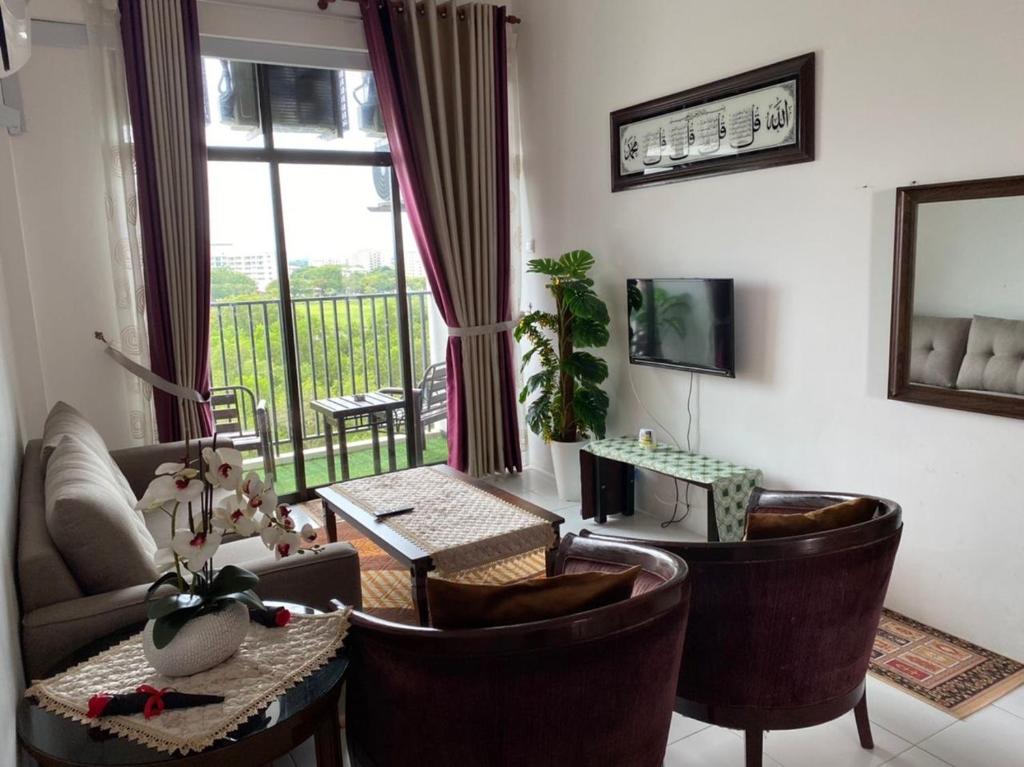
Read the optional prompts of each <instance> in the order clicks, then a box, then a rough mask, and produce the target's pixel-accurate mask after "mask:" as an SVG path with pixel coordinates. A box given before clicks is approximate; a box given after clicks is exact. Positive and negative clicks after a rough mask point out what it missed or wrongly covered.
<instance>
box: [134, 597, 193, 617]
mask: <svg viewBox="0 0 1024 767" xmlns="http://www.w3.org/2000/svg"><path fill="white" fill-rule="evenodd" d="M202 604H203V600H202V598H201V597H199V596H197V595H195V594H168V595H167V596H164V597H160V598H159V599H154V600H153V601H152V602H150V603H149V608H148V609H147V610H146V615H147V617H149V618H150V620H156V619H157V618H163V617H164V616H165V615H170V614H171V613H175V612H178V611H179V610H191V609H194V608H198V607H200V606H201V605H202Z"/></svg>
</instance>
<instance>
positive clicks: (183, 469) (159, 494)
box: [135, 463, 203, 510]
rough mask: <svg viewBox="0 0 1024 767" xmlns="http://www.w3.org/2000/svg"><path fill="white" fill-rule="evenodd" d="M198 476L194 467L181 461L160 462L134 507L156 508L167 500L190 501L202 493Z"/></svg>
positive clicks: (201, 484) (201, 483)
mask: <svg viewBox="0 0 1024 767" xmlns="http://www.w3.org/2000/svg"><path fill="white" fill-rule="evenodd" d="M198 476H199V472H198V471H197V470H196V469H192V468H189V467H188V466H186V465H185V464H183V463H162V464H160V466H159V467H157V477H156V479H154V480H153V481H152V482H150V483H149V487H147V488H146V492H145V493H143V494H142V498H140V499H139V502H138V503H137V504H135V508H136V509H142V510H148V509H156V508H159V507H160V506H163V505H164V504H165V503H167V502H169V501H175V502H177V503H191V502H192V501H194V500H196V499H197V498H199V496H200V495H202V494H203V482H202V480H200V479H196V477H198Z"/></svg>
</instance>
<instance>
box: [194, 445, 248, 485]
mask: <svg viewBox="0 0 1024 767" xmlns="http://www.w3.org/2000/svg"><path fill="white" fill-rule="evenodd" d="M203 460H204V461H205V462H206V479H207V481H209V483H210V484H211V485H213V486H214V487H223V488H226V489H228V490H237V489H238V483H239V482H240V481H241V479H242V454H241V453H240V452H238V451H237V450H235V449H234V448H230V447H222V448H220V449H219V450H213V449H212V448H209V447H207V448H203Z"/></svg>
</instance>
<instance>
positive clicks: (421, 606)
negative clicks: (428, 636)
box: [409, 565, 430, 626]
mask: <svg viewBox="0 0 1024 767" xmlns="http://www.w3.org/2000/svg"><path fill="white" fill-rule="evenodd" d="M409 573H410V575H411V576H412V606H413V608H415V610H416V617H417V618H418V619H419V622H420V625H421V626H429V625H430V610H429V608H428V607H427V571H426V569H425V568H423V567H421V566H419V565H413V566H412V567H411V568H410V569H409Z"/></svg>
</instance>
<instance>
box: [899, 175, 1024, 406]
mask: <svg viewBox="0 0 1024 767" xmlns="http://www.w3.org/2000/svg"><path fill="white" fill-rule="evenodd" d="M889 398H890V399H898V400H905V401H909V402H919V403H922V404H926V405H936V406H939V407H949V408H957V409H959V410H972V411H975V412H979V413H989V414H992V415H1002V416H1010V417H1013V418H1024V176H1012V177H1007V178H995V179H982V180H978V181H962V182H956V183H951V184H929V185H927V186H910V187H901V188H900V189H898V190H897V191H896V246H895V258H894V269H893V303H892V328H891V332H890V349H889Z"/></svg>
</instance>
